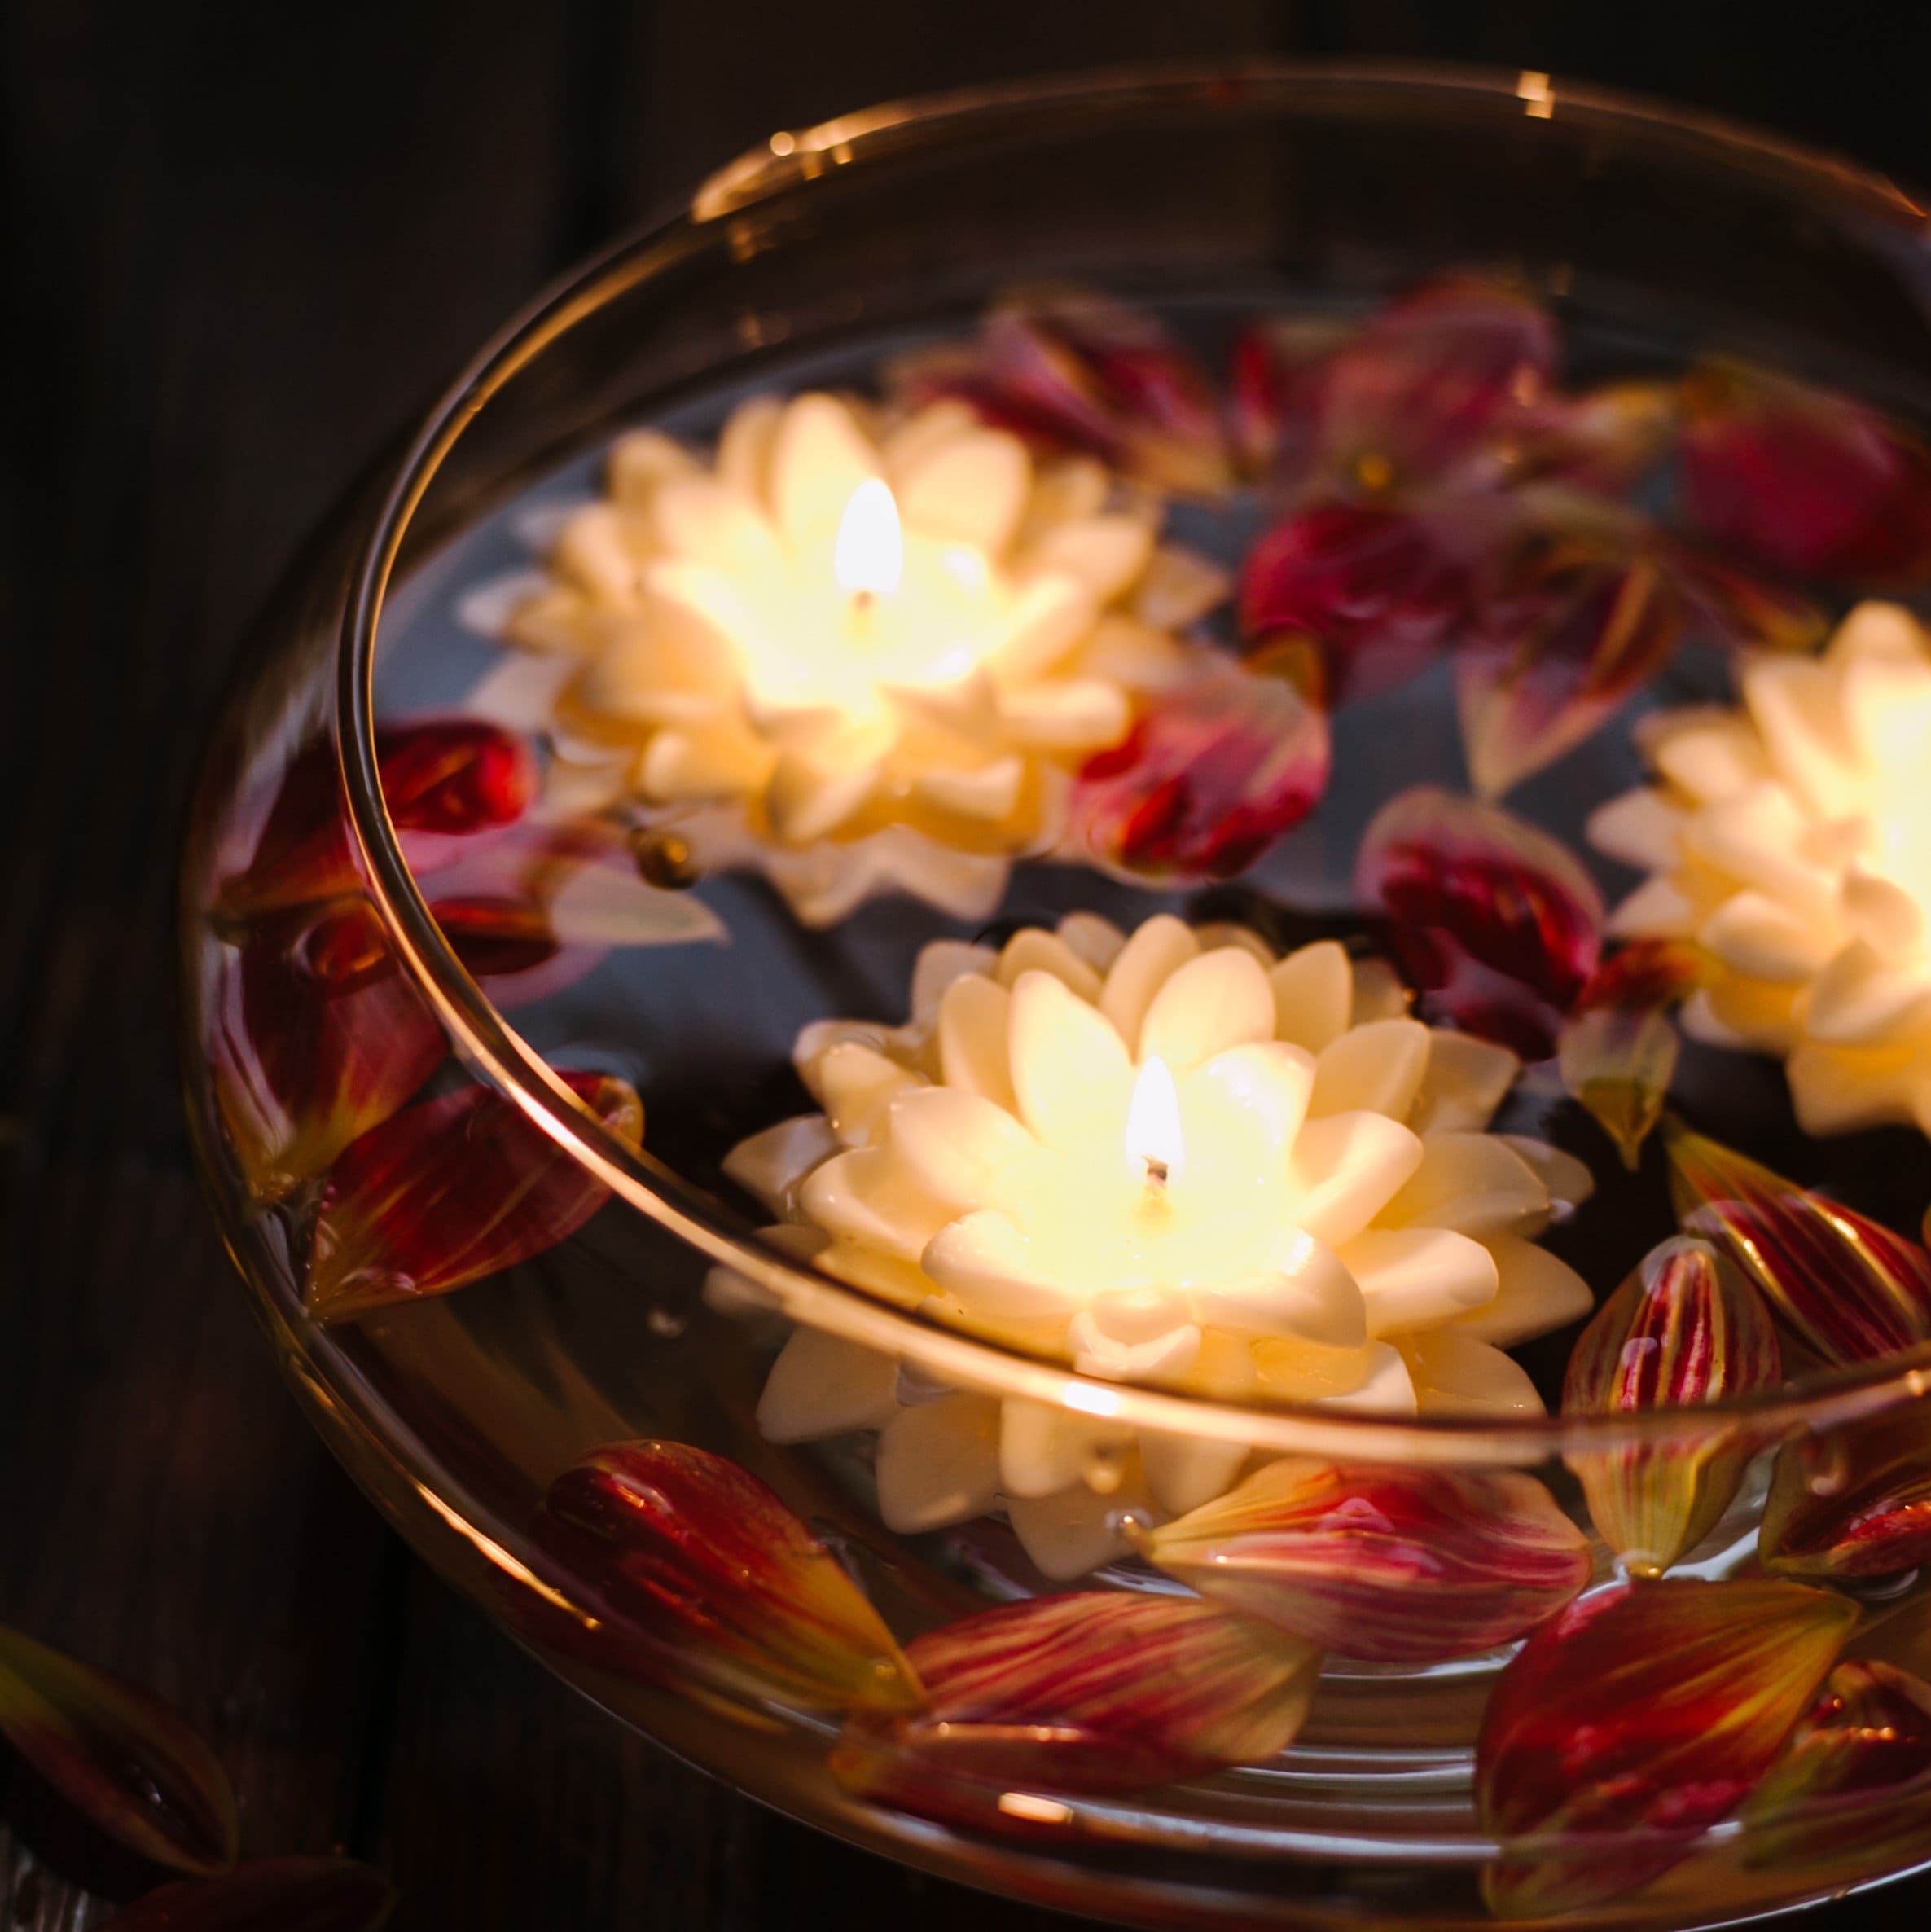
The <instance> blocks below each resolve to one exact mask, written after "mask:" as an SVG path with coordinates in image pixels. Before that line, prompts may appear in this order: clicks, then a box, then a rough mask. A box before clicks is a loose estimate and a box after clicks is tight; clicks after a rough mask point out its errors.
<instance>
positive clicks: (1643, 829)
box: [1590, 604, 1931, 1134]
mask: <svg viewBox="0 0 1931 1932" xmlns="http://www.w3.org/2000/svg"><path fill="white" fill-rule="evenodd" d="M1743 700H1744V701H1743V706H1742V709H1740V710H1734V711H1731V710H1719V709H1699V710H1692V711H1684V712H1675V713H1665V714H1662V715H1661V717H1659V718H1656V719H1654V720H1653V721H1652V722H1651V726H1650V730H1649V733H1648V737H1647V740H1646V745H1647V749H1648V755H1649V757H1650V760H1651V762H1652V765H1653V766H1654V767H1655V769H1656V771H1657V781H1658V782H1657V784H1654V785H1652V786H1650V787H1647V788H1644V789H1643V790H1640V791H1638V792H1634V793H1628V794H1626V796H1625V797H1622V798H1619V799H1617V800H1614V801H1612V802H1611V803H1609V804H1608V805H1606V806H1604V807H1602V808H1601V810H1599V811H1598V812H1597V813H1596V815H1595V818H1594V819H1592V820H1591V828H1590V830H1591V837H1592V838H1593V840H1594V841H1595V843H1596V844H1597V845H1599V846H1600V848H1601V849H1602V850H1604V851H1606V852H1608V853H1609V854H1612V855H1613V856H1614V857H1616V858H1622V859H1624V860H1626V861H1627V862H1629V863H1631V864H1634V865H1638V866H1640V867H1644V869H1646V870H1648V872H1651V873H1652V877H1651V878H1650V879H1648V880H1647V881H1646V882H1645V883H1644V885H1641V886H1640V887H1639V888H1638V889H1637V890H1636V891H1635V893H1634V894H1631V896H1630V898H1628V899H1627V900H1626V901H1625V902H1624V903H1623V904H1622V907H1620V908H1619V909H1618V910H1617V912H1616V913H1615V915H1614V916H1613V920H1612V929H1613V930H1615V931H1617V932H1620V933H1622V934H1624V935H1626V936H1630V937H1661V938H1682V939H1693V940H1694V941H1695V942H1696V943H1697V945H1698V946H1700V947H1701V949H1702V951H1703V952H1704V954H1705V955H1706V961H1705V970H1704V981H1705V983H1704V986H1703V989H1702V990H1701V991H1700V992H1699V993H1698V994H1697V995H1696V996H1695V997H1694V998H1692V999H1691V1001H1690V1002H1689V1003H1688V1004H1687V1006H1686V1007H1685V1008H1684V1009H1683V1025H1684V1027H1685V1029H1686V1030H1687V1031H1689V1032H1690V1033H1692V1034H1694V1035H1695V1036H1696V1037H1697V1038H1701V1039H1705V1040H1708V1041H1710V1042H1713V1043H1717V1044H1718V1045H1725V1046H1733V1047H1754V1048H1757V1049H1758V1050H1760V1051H1762V1052H1770V1053H1775V1054H1778V1055H1780V1056H1783V1057H1784V1059H1785V1060H1787V1062H1788V1075H1789V1081H1790V1092H1791V1097H1792V1100H1793V1102H1794V1104H1795V1105H1796V1109H1797V1117H1798V1120H1799V1121H1800V1122H1802V1125H1803V1126H1804V1127H1805V1129H1806V1131H1809V1132H1810V1133H1815V1134H1836V1133H1842V1132H1845V1131H1848V1130H1850V1129H1851V1128H1854V1127H1861V1126H1872V1125H1876V1124H1878V1123H1881V1122H1915V1123H1916V1125H1917V1126H1920V1128H1922V1129H1924V1131H1926V1132H1931V813H1928V812H1927V810H1926V806H1927V794H1926V790H1925V785H1926V776H1927V774H1928V773H1931V637H1927V635H1926V634H1925V632H1924V630H1923V629H1922V628H1921V627H1920V626H1919V625H1918V623H1917V622H1916V620H1915V619H1913V618H1912V617H1911V616H1910V614H1909V613H1907V612H1906V611H1904V610H1903V609H1902V608H1899V607H1898V606H1897V605H1894V604H1862V605H1860V606H1859V608H1857V609H1856V610H1854V611H1853V612H1852V613H1851V614H1850V617H1847V618H1846V619H1845V621H1844V623H1843V624H1842V626H1841V627H1840V628H1839V630H1838V631H1837V634H1836V636H1835V637H1834V638H1832V640H1831V643H1830V644H1829V646H1828V648H1827V649H1826V650H1825V651H1824V652H1823V655H1822V656H1820V657H1815V658H1812V657H1797V658H1792V657H1782V656H1775V657H1763V658H1761V659H1759V660H1758V661H1756V662H1754V663H1753V664H1751V665H1749V667H1748V668H1747V669H1746V670H1745V671H1744V674H1743Z"/></svg>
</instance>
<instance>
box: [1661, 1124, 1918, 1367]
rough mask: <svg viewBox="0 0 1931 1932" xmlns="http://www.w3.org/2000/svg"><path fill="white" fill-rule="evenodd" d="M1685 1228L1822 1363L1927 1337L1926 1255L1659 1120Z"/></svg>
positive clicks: (1860, 1358)
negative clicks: (1716, 1252) (1724, 1258)
mask: <svg viewBox="0 0 1931 1932" xmlns="http://www.w3.org/2000/svg"><path fill="white" fill-rule="evenodd" d="M1664 1144H1665V1147H1666V1148H1668V1150H1669V1155H1670V1192H1671V1194H1672V1196H1673V1197H1674V1200H1675V1202H1676V1215H1677V1219H1678V1220H1679V1222H1680V1223H1682V1225H1683V1229H1684V1231H1685V1232H1687V1233H1692V1234H1700V1235H1702V1236H1704V1237H1705V1239H1706V1240H1710V1241H1713V1242H1714V1243H1715V1244H1716V1245H1717V1246H1718V1247H1719V1248H1722V1249H1724V1250H1725V1251H1726V1252H1727V1254H1729V1255H1730V1256H1731V1258H1732V1259H1733V1260H1735V1261H1736V1262H1738V1263H1739V1265H1740V1266H1741V1267H1743V1269H1744V1271H1745V1272H1746V1273H1748V1274H1749V1276H1751V1278H1752V1279H1753V1280H1754V1281H1755V1282H1756V1284H1757V1285H1758V1287H1759V1288H1760V1289H1762V1290H1763V1293H1765V1295H1766V1297H1768V1298H1769V1301H1770V1305H1771V1307H1772V1308H1773V1309H1775V1311H1776V1313H1777V1315H1779V1317H1780V1319H1782V1320H1783V1321H1784V1323H1785V1324H1787V1325H1788V1327H1789V1328H1791V1329H1792V1330H1793V1332H1794V1333H1796V1334H1797V1336H1798V1337H1800V1338H1801V1339H1802V1341H1805V1342H1806V1343H1807V1344H1808V1345H1809V1346H1810V1347H1811V1348H1813V1349H1815V1350H1816V1351H1817V1352H1818V1354H1819V1355H1822V1356H1823V1358H1824V1359H1825V1360H1826V1361H1828V1362H1833V1363H1838V1364H1840V1365H1850V1364H1852V1363H1859V1362H1875V1361H1878V1360H1881V1359H1882V1358H1883V1357H1885V1356H1886V1355H1896V1354H1898V1353H1900V1352H1901V1351H1902V1350H1907V1349H1912V1348H1916V1347H1918V1346H1920V1345H1921V1344H1923V1343H1924V1342H1926V1341H1931V1254H1927V1253H1926V1252H1925V1251H1924V1249H1922V1248H1920V1247H1919V1246H1918V1245H1917V1244H1916V1242H1915V1241H1908V1240H1905V1238H1904V1237H1903V1236H1902V1235H1898V1234H1894V1233H1892V1232H1891V1231H1890V1229H1889V1228H1888V1227H1881V1226H1880V1225H1879V1224H1878V1223H1876V1222H1875V1221H1872V1220H1867V1218H1865V1217H1864V1216H1863V1215H1862V1214H1855V1213H1854V1212H1853V1211H1852V1210H1850V1209H1849V1208H1847V1207H1843V1206H1841V1205H1839V1204H1838V1203H1837V1202H1836V1201H1827V1200H1826V1199H1825V1198H1824V1197H1823V1196H1822V1195H1821V1194H1816V1193H1813V1192H1811V1191H1810V1189H1809V1188H1800V1187H1798V1186H1797V1184H1796V1183H1795V1182H1793V1181H1787V1180H1785V1179H1784V1178H1783V1176H1782V1175H1778V1174H1773V1173H1772V1172H1771V1170H1770V1169H1769V1168H1767V1167H1764V1166H1760V1165H1759V1164H1758V1162H1756V1161H1753V1160H1751V1159H1749V1157H1747V1156H1745V1155H1743V1154H1740V1153H1736V1151H1735V1150H1734V1149H1732V1148H1727V1147H1725V1146H1723V1144H1721V1143H1719V1142H1718V1141H1714V1140H1710V1139H1705V1136H1704V1135H1701V1134H1693V1133H1692V1132H1691V1131H1689V1130H1688V1129H1687V1127H1683V1126H1680V1125H1671V1124H1669V1123H1665V1128H1664Z"/></svg>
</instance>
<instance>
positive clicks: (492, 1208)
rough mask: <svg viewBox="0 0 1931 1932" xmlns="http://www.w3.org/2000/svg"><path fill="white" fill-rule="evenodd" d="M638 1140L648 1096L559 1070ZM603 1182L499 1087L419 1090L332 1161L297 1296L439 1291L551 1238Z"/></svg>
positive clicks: (315, 1307) (595, 1198)
mask: <svg viewBox="0 0 1931 1932" xmlns="http://www.w3.org/2000/svg"><path fill="white" fill-rule="evenodd" d="M560 1078H562V1079H563V1080H564V1081H565V1082H567V1083H568V1085H569V1087H571V1088H572V1089H573V1091H575V1092H576V1094H577V1096H578V1097H579V1098H580V1099H581V1100H582V1101H583V1102H584V1104H586V1106H588V1107H590V1109H592V1111H593V1112H595V1113H596V1114H597V1115H598V1116H599V1118H600V1119H602V1120H603V1122H604V1124H605V1125H606V1126H608V1127H610V1128H611V1129H612V1131H614V1132H615V1133H617V1134H619V1135H621V1136H622V1137H623V1138H624V1139H626V1140H628V1141H630V1143H631V1144H633V1145H634V1144H636V1143H637V1142H638V1141H639V1139H641V1138H642V1135H643V1108H642V1106H641V1105H640V1104H639V1101H638V1098H637V1090H636V1089H635V1088H634V1087H632V1086H631V1085H630V1082H628V1081H625V1080H619V1079H617V1078H614V1077H613V1076H612V1075H610V1074H573V1073H565V1074H560ZM609 1192H610V1191H609V1189H608V1188H607V1187H605V1185H604V1184H603V1182H602V1181H600V1180H599V1179H596V1177H595V1175H593V1174H591V1172H590V1170H589V1169H588V1168H587V1167H586V1166H583V1165H582V1164H581V1162H579V1161H577V1160H576V1159H575V1158H573V1157H572V1156H571V1155H570V1154H568V1153H566V1152H565V1151H564V1149H563V1148H560V1146H558V1145H557V1144H556V1142H555V1141H554V1140H553V1139H551V1137H550V1136H549V1135H547V1134H546V1133H545V1132H543V1131H542V1129H541V1128H539V1127H538V1126H536V1125H535V1124H534V1123H533V1122H532V1121H531V1120H530V1119H529V1117H528V1116H526V1115H525V1114H524V1112H523V1110H522V1109H520V1107H518V1106H517V1104H516V1103H515V1102H514V1101H513V1100H510V1099H509V1098H508V1097H507V1096H506V1095H504V1094H502V1093H499V1092H498V1091H497V1090H496V1089H495V1088H494V1087H482V1086H476V1085H472V1086H468V1087H463V1088H462V1089H461V1090H460V1091H457V1092H455V1093H448V1094H444V1095H442V1096H440V1097H439V1098H438V1099H436V1100H424V1101H423V1102H421V1103H420V1104H418V1105H416V1106H414V1107H410V1108H407V1109H404V1111H403V1112H402V1113H398V1114H397V1115H396V1116H395V1117H394V1118H393V1119H391V1120H388V1121H385V1122H384V1123H383V1124H382V1125H381V1126H379V1127H375V1128H374V1129H372V1130H371V1131H370V1132H368V1133H366V1134H365V1135H362V1138H361V1139H359V1140H358V1141H356V1142H355V1143H354V1144H353V1146H351V1147H350V1148H348V1150H347V1151H346V1152H345V1153H344V1154H343V1155H342V1157H340V1159H339V1160H338V1161H336V1164H335V1166H334V1167H333V1168H332V1169H331V1170H330V1173H329V1177H328V1182H327V1186H326V1187H325V1188H324V1189H323V1195H322V1201H321V1205H320V1206H319V1207H318V1210H317V1211H316V1216H315V1226H314V1233H313V1234H312V1236H311V1237H310V1240H309V1268H308V1281H307V1284H306V1287H305V1291H304V1298H305V1301H306V1302H307V1304H308V1306H309V1309H310V1310H311V1311H313V1312H314V1314H316V1315H319V1316H321V1317H322V1318H323V1319H325V1320H332V1319H336V1317H338V1316H342V1315H361V1314H363V1313H366V1311H368V1310H370V1309H371V1308H380V1307H382V1306H384V1305H385V1304H387V1303H388V1302H402V1301H413V1300H418V1299H420V1298H422V1297H424V1296H426V1295H439V1294H446V1293H448V1292H449V1291H450V1289H453V1288H460V1287H462V1286H463V1284H464V1283H466V1282H470V1281H475V1280H480V1279H481V1277H482V1276H485V1275H494V1274H496V1273H498V1271H501V1270H502V1269H504V1268H508V1267H515V1266H516V1264H517V1263H518V1262H524V1261H528V1260H529V1259H530V1258H532V1257H533V1256H535V1255H538V1254H542V1253H543V1252H544V1251H545V1250H546V1249H550V1248H554V1247H555V1246H556V1245H558V1244H559V1243H560V1242H562V1241H566V1240H568V1239H569V1238H570V1236H572V1235H573V1234H575V1233H576V1232H577V1230H578V1229H579V1228H580V1227H582V1226H583V1224H584V1223H586V1221H588V1220H589V1219H590V1216H591V1215H592V1214H595V1212H596V1211H597V1210H598V1209H599V1208H600V1207H601V1206H602V1205H603V1203H604V1201H606V1200H608V1198H609Z"/></svg>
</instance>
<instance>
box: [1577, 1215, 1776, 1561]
mask: <svg viewBox="0 0 1931 1932" xmlns="http://www.w3.org/2000/svg"><path fill="white" fill-rule="evenodd" d="M1783 1375H1784V1358H1783V1351H1782V1350H1781V1349H1780V1348H1779V1347H1778V1346H1777V1333H1776V1329H1775V1327H1774V1326H1773V1324H1771V1318H1770V1311H1769V1309H1768V1308H1766V1306H1764V1305H1763V1302H1762V1298H1760V1297H1759V1296H1758V1293H1757V1291H1756V1289H1754V1288H1753V1287H1752V1286H1751V1285H1750V1283H1749V1279H1748V1278H1747V1277H1746V1276H1744V1274H1743V1273H1742V1272H1741V1271H1740V1270H1739V1269H1738V1268H1737V1267H1736V1265H1735V1264H1734V1263H1733V1262H1730V1261H1729V1260H1727V1259H1726V1258H1725V1257H1724V1256H1723V1255H1722V1254H1719V1253H1718V1250H1717V1249H1714V1248H1713V1247H1712V1246H1711V1245H1709V1243H1708V1242H1707V1241H1700V1240H1692V1239H1690V1238H1688V1237H1686V1236H1680V1235H1679V1236H1675V1237H1674V1239H1672V1240H1667V1241H1665V1242H1663V1243H1662V1244H1661V1246H1659V1247H1657V1248H1653V1249H1651V1250H1650V1252H1649V1253H1648V1254H1646V1255H1645V1256H1644V1258H1643V1259H1642V1261H1641V1262H1639V1263H1638V1264H1637V1266H1636V1267H1635V1271H1633V1272H1632V1273H1631V1274H1630V1277H1629V1279H1628V1280H1626V1281H1625V1282H1624V1283H1623V1284H1622V1287H1620V1288H1619V1289H1617V1291H1616V1293H1614V1294H1613V1295H1612V1296H1611V1297H1610V1298H1609V1299H1608V1301H1606V1302H1604V1304H1603V1305H1602V1306H1601V1307H1600V1309H1599V1310H1597V1311H1596V1314H1595V1319H1593V1320H1591V1323H1590V1324H1589V1326H1588V1327H1587V1328H1586V1329H1584V1330H1583V1332H1582V1339H1581V1340H1580V1341H1578V1342H1577V1344H1576V1346H1575V1350H1574V1352H1573V1354H1572V1355H1570V1356H1569V1377H1568V1380H1567V1381H1566V1382H1565V1385H1564V1388H1563V1394H1562V1412H1563V1413H1564V1414H1565V1416H1626V1415H1634V1414H1636V1413H1639V1412H1641V1411H1643V1410H1645V1409H1653V1408H1661V1407H1679V1408H1680V1407H1690V1406H1692V1405H1696V1404H1701V1403H1712V1402H1722V1401H1723V1400H1725V1399H1727V1398H1729V1397H1731V1396H1736V1395H1743V1394H1750V1393H1751V1392H1753V1390H1759V1389H1771V1388H1775V1386H1776V1385H1777V1384H1778V1383H1779V1382H1780V1381H1782V1379H1783ZM1755 1447H1756V1445H1755V1444H1754V1443H1753V1442H1752V1440H1751V1439H1750V1438H1749V1435H1748V1434H1746V1433H1745V1432H1744V1431H1743V1430H1741V1429H1736V1428H1733V1427H1732V1428H1718V1427H1713V1428H1712V1429H1710V1431H1709V1434H1708V1435H1707V1436H1705V1437H1703V1438H1699V1439H1698V1440H1697V1442H1695V1443H1694V1444H1691V1443H1688V1442H1670V1443H1668V1444H1665V1446H1663V1447H1660V1448H1654V1449H1650V1448H1638V1447H1632V1448H1627V1449H1614V1450H1609V1451H1604V1453H1602V1454H1600V1455H1595V1456H1575V1457H1572V1458H1571V1459H1570V1460H1569V1467H1570V1468H1571V1469H1573V1470H1574V1472H1575V1473H1576V1475H1577V1477H1578V1478H1579V1479H1580V1480H1581V1482H1582V1489H1583V1493H1584V1494H1585V1495H1586V1496H1587V1497H1588V1498H1589V1510H1590V1513H1591V1516H1593V1517H1595V1526H1596V1528H1597V1529H1598V1530H1600V1531H1601V1532H1602V1536H1603V1540H1604V1542H1605V1543H1608V1546H1609V1548H1611V1549H1612V1550H1613V1551H1614V1552H1616V1553H1617V1556H1618V1557H1620V1558H1621V1559H1622V1561H1623V1562H1624V1563H1625V1564H1626V1565H1628V1567H1629V1568H1630V1570H1632V1571H1634V1572H1635V1573H1636V1574H1639V1575H1644V1574H1650V1575H1653V1574H1658V1573H1660V1572H1661V1571H1663V1570H1667V1569H1668V1568H1669V1567H1670V1565H1671V1564H1673V1563H1674V1562H1676V1561H1678V1560H1679V1558H1681V1557H1683V1556H1684V1555H1686V1554H1687V1552H1689V1551H1691V1550H1692V1549H1694V1548H1696V1545H1697V1544H1698V1543H1701V1541H1702V1540H1703V1539H1704V1538H1705V1536H1707V1535H1709V1532H1710V1531H1711V1530H1713V1529H1714V1528H1715V1527H1716V1525H1717V1522H1718V1519H1719V1518H1720V1517H1722V1515H1723V1512H1724V1511H1725V1510H1726V1509H1727V1508H1729V1506H1730V1504H1731V1499H1732V1498H1733V1497H1734V1496H1735V1495H1736V1489H1737V1485H1738V1484H1739V1483H1740V1482H1741V1481H1742V1480H1743V1475H1744V1470H1745V1469H1747V1468H1748V1467H1749V1460H1750V1457H1751V1456H1752V1454H1753V1451H1754V1449H1755Z"/></svg>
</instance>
